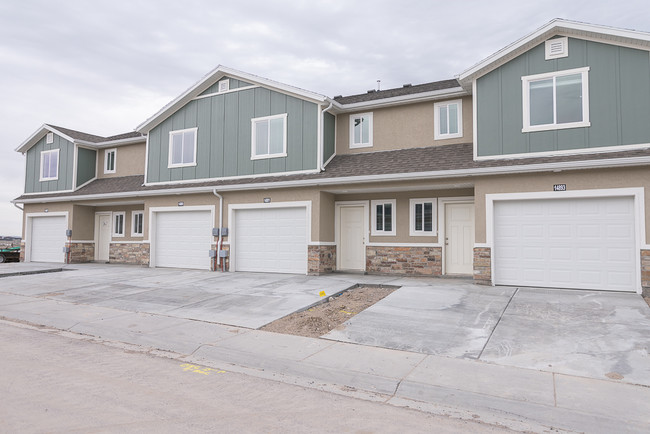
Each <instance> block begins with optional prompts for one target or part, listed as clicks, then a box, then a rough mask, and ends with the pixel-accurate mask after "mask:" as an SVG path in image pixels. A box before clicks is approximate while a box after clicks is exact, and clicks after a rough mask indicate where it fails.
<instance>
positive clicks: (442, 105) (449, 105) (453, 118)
mask: <svg viewBox="0 0 650 434" xmlns="http://www.w3.org/2000/svg"><path fill="white" fill-rule="evenodd" d="M433 109H434V112H435V113H434V122H433V123H434V125H435V132H434V137H433V138H434V140H442V139H455V138H458V137H463V102H462V100H459V99H457V100H454V101H445V102H438V103H435V104H434V105H433Z"/></svg>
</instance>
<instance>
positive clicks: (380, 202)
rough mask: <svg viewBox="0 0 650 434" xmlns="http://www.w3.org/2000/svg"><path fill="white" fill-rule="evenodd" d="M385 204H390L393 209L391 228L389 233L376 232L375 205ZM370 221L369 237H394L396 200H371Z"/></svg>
mask: <svg viewBox="0 0 650 434" xmlns="http://www.w3.org/2000/svg"><path fill="white" fill-rule="evenodd" d="M386 203H390V204H391V205H392V209H393V214H392V216H393V221H392V227H391V230H390V231H384V230H381V231H378V230H377V205H383V204H386ZM370 209H371V211H370V214H371V216H370V219H371V226H370V227H371V228H372V229H371V231H370V235H372V236H395V235H396V231H395V229H396V228H397V200H396V199H380V200H371V201H370Z"/></svg>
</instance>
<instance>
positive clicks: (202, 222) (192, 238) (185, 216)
mask: <svg viewBox="0 0 650 434" xmlns="http://www.w3.org/2000/svg"><path fill="white" fill-rule="evenodd" d="M212 227H213V224H212V213H211V212H210V211H169V212H157V213H156V234H155V237H156V243H155V246H154V248H155V257H154V265H155V266H156V267H173V268H196V269H200V270H208V269H210V256H209V252H210V248H211V247H212V239H213V237H212Z"/></svg>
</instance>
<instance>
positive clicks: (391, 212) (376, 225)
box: [370, 199, 396, 235]
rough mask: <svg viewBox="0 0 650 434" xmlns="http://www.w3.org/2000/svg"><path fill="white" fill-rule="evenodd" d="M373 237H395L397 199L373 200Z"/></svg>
mask: <svg viewBox="0 0 650 434" xmlns="http://www.w3.org/2000/svg"><path fill="white" fill-rule="evenodd" d="M370 204H371V207H372V231H371V233H372V235H395V224H396V223H395V199H386V200H373V201H371V203H370Z"/></svg>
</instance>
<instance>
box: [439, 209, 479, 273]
mask: <svg viewBox="0 0 650 434" xmlns="http://www.w3.org/2000/svg"><path fill="white" fill-rule="evenodd" d="M473 252H474V204H473V203H447V204H445V272H446V274H472V273H473V267H474V265H473V258H474V254H473Z"/></svg>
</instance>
